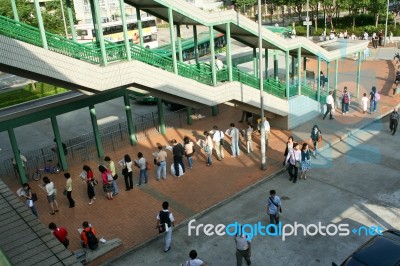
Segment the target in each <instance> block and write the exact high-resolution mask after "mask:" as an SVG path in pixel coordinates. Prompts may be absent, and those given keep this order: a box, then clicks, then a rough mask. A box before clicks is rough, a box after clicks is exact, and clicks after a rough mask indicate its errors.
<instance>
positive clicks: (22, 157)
mask: <svg viewBox="0 0 400 266" xmlns="http://www.w3.org/2000/svg"><path fill="white" fill-rule="evenodd" d="M19 157H20V158H21V163H22V166H25V164H26V162H27V160H26V158H25V156H23V155H22V154H20V155H19ZM12 164H14V165H16V164H17V161H15V158H13V159H12Z"/></svg>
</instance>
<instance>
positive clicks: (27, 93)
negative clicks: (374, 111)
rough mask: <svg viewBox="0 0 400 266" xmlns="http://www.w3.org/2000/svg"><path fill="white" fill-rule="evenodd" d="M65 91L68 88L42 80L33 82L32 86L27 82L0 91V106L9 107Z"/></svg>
mask: <svg viewBox="0 0 400 266" xmlns="http://www.w3.org/2000/svg"><path fill="white" fill-rule="evenodd" d="M65 92H68V90H67V89H64V88H60V87H57V86H54V85H50V84H46V83H42V82H37V83H35V85H34V87H33V86H32V84H28V85H25V86H24V87H23V88H21V89H17V90H12V91H8V92H4V93H0V108H5V107H10V106H13V105H16V104H20V103H24V102H29V101H32V100H37V99H41V98H44V97H48V96H52V95H57V94H61V93H65Z"/></svg>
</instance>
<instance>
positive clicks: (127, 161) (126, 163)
mask: <svg viewBox="0 0 400 266" xmlns="http://www.w3.org/2000/svg"><path fill="white" fill-rule="evenodd" d="M118 164H119V165H120V166H121V167H122V175H123V176H124V180H125V191H129V190H131V189H133V175H132V160H131V157H130V156H129V154H125V156H124V158H123V159H122V160H120V161H119V162H118Z"/></svg>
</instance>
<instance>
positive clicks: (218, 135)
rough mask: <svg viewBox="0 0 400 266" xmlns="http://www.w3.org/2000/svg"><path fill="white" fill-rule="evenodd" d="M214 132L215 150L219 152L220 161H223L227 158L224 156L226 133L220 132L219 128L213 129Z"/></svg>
mask: <svg viewBox="0 0 400 266" xmlns="http://www.w3.org/2000/svg"><path fill="white" fill-rule="evenodd" d="M213 131H214V135H213V141H214V149H215V151H216V152H217V157H218V161H221V160H222V159H224V157H225V156H224V146H223V142H224V136H225V135H224V132H222V131H221V130H218V127H217V126H214V127H213Z"/></svg>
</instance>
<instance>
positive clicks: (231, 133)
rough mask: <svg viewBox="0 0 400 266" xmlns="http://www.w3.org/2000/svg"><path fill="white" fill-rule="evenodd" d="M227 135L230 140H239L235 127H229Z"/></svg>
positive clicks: (237, 130)
mask: <svg viewBox="0 0 400 266" xmlns="http://www.w3.org/2000/svg"><path fill="white" fill-rule="evenodd" d="M226 133H227V135H228V136H229V137H231V138H232V140H236V141H238V140H239V129H237V128H236V127H231V128H230V129H228V130H227V131H226Z"/></svg>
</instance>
